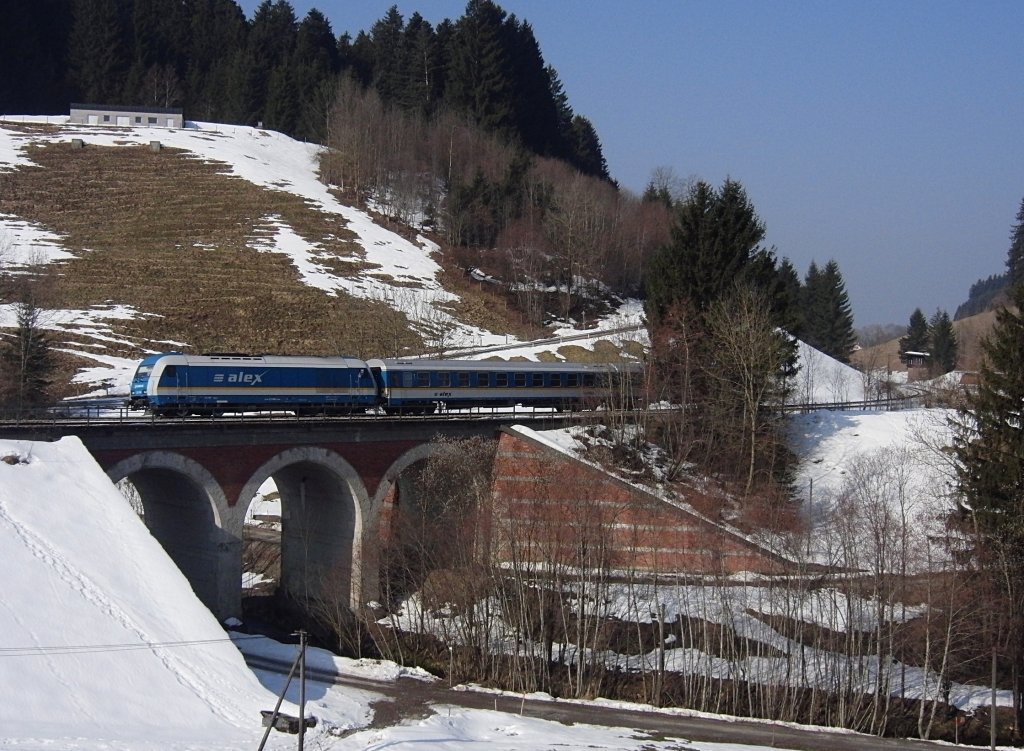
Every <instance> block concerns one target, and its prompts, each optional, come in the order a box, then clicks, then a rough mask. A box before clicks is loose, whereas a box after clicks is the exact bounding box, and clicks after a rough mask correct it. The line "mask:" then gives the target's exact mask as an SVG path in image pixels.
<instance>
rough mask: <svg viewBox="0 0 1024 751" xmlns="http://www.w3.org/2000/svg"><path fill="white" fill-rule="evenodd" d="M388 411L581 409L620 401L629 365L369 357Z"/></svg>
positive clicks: (631, 371) (631, 368) (371, 368)
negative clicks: (496, 408) (623, 377)
mask: <svg viewBox="0 0 1024 751" xmlns="http://www.w3.org/2000/svg"><path fill="white" fill-rule="evenodd" d="M366 364H367V365H368V366H369V367H370V370H371V371H373V374H374V376H375V377H376V379H377V381H378V382H379V384H380V389H381V400H382V403H383V405H384V409H385V411H387V412H388V413H389V414H390V413H401V412H406V413H420V414H422V413H430V412H434V411H435V410H436V409H437V408H438V407H441V406H443V407H444V408H446V409H466V408H471V407H515V406H519V405H522V406H527V407H550V408H553V409H583V408H585V407H594V406H597V405H599V404H607V403H609V402H619V403H624V402H620V399H621V397H622V394H621V393H618V392H620V391H621V390H622V388H621V387H622V384H623V383H624V381H623V379H622V376H623V375H626V376H631V375H632V374H633V373H635V372H638V371H639V368H638V367H634V366H615V365H581V364H578V363H542V362H504V361H501V362H499V361H478V360H411V359H410V360H368V361H367V363H366Z"/></svg>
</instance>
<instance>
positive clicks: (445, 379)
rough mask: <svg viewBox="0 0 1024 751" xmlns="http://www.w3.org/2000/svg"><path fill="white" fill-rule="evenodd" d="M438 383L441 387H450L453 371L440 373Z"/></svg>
mask: <svg viewBox="0 0 1024 751" xmlns="http://www.w3.org/2000/svg"><path fill="white" fill-rule="evenodd" d="M437 385H438V386H440V387H441V388H445V389H446V388H448V387H449V386H451V385H452V374H451V373H438V374H437Z"/></svg>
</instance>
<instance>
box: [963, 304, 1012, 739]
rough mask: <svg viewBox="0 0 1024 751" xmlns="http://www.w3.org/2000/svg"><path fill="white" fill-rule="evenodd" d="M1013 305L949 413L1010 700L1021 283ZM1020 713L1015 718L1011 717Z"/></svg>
mask: <svg viewBox="0 0 1024 751" xmlns="http://www.w3.org/2000/svg"><path fill="white" fill-rule="evenodd" d="M1012 301H1013V303H1014V304H1015V305H1016V306H1017V310H1016V311H1015V312H1013V311H1011V310H1009V309H1007V308H1003V309H1001V310H999V311H998V312H997V313H996V324H995V327H994V328H993V329H992V332H991V334H990V335H989V337H988V338H987V339H986V340H985V341H984V342H983V344H982V350H983V353H984V359H983V362H982V365H981V370H980V383H979V386H978V389H977V391H976V392H975V393H974V394H973V395H971V396H970V397H969V400H968V402H967V405H966V406H965V407H964V408H963V409H962V410H961V411H960V415H959V419H958V421H957V424H956V425H955V427H956V434H955V441H954V449H955V452H956V459H957V475H958V486H959V489H960V492H961V493H962V494H963V498H964V501H965V503H966V511H967V512H968V514H969V517H970V518H973V520H974V522H975V523H974V525H972V526H973V530H976V531H977V533H978V538H977V540H976V544H975V546H974V554H975V557H976V560H977V561H978V563H979V564H980V568H981V570H982V571H983V572H986V573H987V574H988V575H989V577H990V581H991V582H992V587H993V590H994V591H995V592H997V593H999V595H1000V596H1001V597H1000V599H1001V602H995V603H992V604H991V608H992V610H993V612H995V613H999V614H1005V615H1006V616H1008V618H1005V619H1000V620H1001V621H1002V623H1001V626H1002V627H1001V629H1000V631H1001V633H997V634H993V635H992V639H993V641H992V643H993V645H996V644H1000V645H1002V647H1003V649H1004V650H1005V652H1004V654H1005V656H1006V657H1008V658H1009V659H1010V661H1011V663H1012V666H1013V675H1014V676H1015V677H1016V681H1015V683H1016V685H1014V692H1015V695H1016V697H1015V698H1016V701H1015V702H1014V705H1015V706H1016V707H1021V695H1022V682H1024V492H1022V488H1024V422H1022V417H1021V405H1022V404H1024V347H1022V346H1021V342H1024V285H1019V286H1017V287H1016V288H1015V289H1014V294H1013V296H1012ZM1019 719H1020V718H1018V721H1019Z"/></svg>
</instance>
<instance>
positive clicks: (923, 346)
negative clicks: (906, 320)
mask: <svg viewBox="0 0 1024 751" xmlns="http://www.w3.org/2000/svg"><path fill="white" fill-rule="evenodd" d="M908 352H923V353H927V352H928V320H927V319H926V318H925V317H924V313H922V312H921V309H920V308H915V309H914V312H913V313H911V314H910V324H909V325H908V326H907V335H906V336H903V337H900V359H901V360H904V361H905V360H906V358H907V353H908Z"/></svg>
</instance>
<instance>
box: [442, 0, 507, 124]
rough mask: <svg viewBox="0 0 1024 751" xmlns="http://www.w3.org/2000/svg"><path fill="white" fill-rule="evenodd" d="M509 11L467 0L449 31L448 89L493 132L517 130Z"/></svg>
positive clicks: (475, 119)
mask: <svg viewBox="0 0 1024 751" xmlns="http://www.w3.org/2000/svg"><path fill="white" fill-rule="evenodd" d="M507 23H508V22H507V14H506V13H505V11H503V10H502V9H501V8H500V7H499V6H498V5H497V4H496V3H494V2H492V0H469V2H468V3H467V4H466V12H465V13H464V15H463V16H462V17H461V18H460V19H459V20H458V21H457V22H456V24H455V33H454V34H453V35H452V37H451V41H450V49H449V52H448V55H449V69H448V72H447V73H448V75H447V78H448V80H447V85H446V90H445V95H446V97H447V98H448V101H449V102H450V103H451V105H452V106H453V107H454V108H455V109H456V110H459V111H462V112H465V113H466V114H467V115H469V117H470V118H471V119H472V120H473V122H475V123H476V124H477V125H479V126H481V127H482V128H484V130H487V131H489V132H496V133H500V134H502V135H505V136H510V135H512V134H513V133H514V132H515V114H516V113H515V101H514V95H515V82H514V80H513V66H512V57H511V54H510V51H509V45H508V40H509V30H508V27H507Z"/></svg>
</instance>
